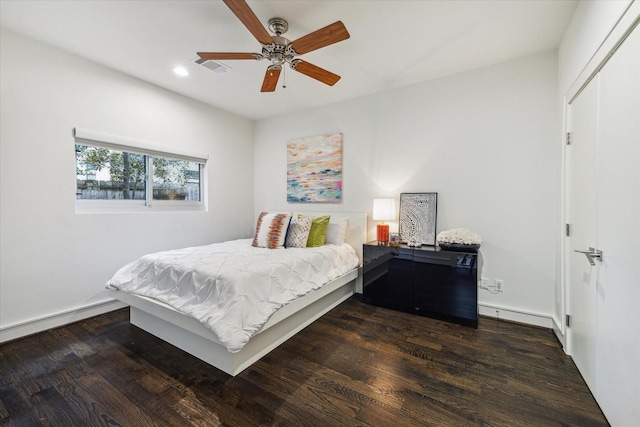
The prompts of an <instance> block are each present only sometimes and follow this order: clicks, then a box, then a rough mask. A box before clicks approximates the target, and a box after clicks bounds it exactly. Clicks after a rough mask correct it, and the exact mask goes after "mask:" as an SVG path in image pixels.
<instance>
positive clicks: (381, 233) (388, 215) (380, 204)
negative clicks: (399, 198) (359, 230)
mask: <svg viewBox="0 0 640 427" xmlns="http://www.w3.org/2000/svg"><path fill="white" fill-rule="evenodd" d="M394 219H396V200H395V199H373V220H374V221H382V223H380V224H378V233H377V240H378V244H379V245H386V244H387V243H388V242H389V224H385V223H384V221H393V220H394Z"/></svg>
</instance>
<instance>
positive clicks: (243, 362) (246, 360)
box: [108, 212, 367, 376]
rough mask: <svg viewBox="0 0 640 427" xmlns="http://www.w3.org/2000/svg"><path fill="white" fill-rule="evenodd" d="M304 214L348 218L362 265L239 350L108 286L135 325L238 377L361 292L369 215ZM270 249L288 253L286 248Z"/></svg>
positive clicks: (178, 314)
mask: <svg viewBox="0 0 640 427" xmlns="http://www.w3.org/2000/svg"><path fill="white" fill-rule="evenodd" d="M302 214H304V215H308V216H320V215H331V220H330V221H331V223H337V222H340V221H344V220H347V221H348V222H347V224H348V227H347V233H346V237H345V242H346V243H347V244H348V245H350V246H351V247H352V248H353V250H354V251H355V253H356V256H357V258H358V260H357V261H356V262H357V265H354V266H353V267H352V268H351V267H350V268H349V269H348V271H346V272H344V273H341V274H340V275H339V276H338V277H336V278H334V279H332V280H331V281H329V282H328V283H325V284H323V285H322V286H320V287H318V288H317V289H314V290H311V291H310V292H308V293H305V294H304V295H303V296H300V297H298V298H296V299H294V300H292V301H290V302H288V303H286V304H285V305H282V306H281V307H279V308H277V309H276V310H275V312H273V313H272V314H270V316H269V317H268V320H267V321H266V323H264V324H263V325H262V326H261V327H260V328H259V329H258V330H257V331H255V332H253V333H252V335H251V337H250V338H249V339H248V341H246V343H243V344H242V345H241V346H240V349H238V348H237V347H238V346H236V347H234V348H233V350H230V349H229V342H228V341H226V340H225V339H221V338H220V336H219V335H217V334H215V333H214V332H213V331H212V329H211V325H205V323H203V322H201V320H197V319H196V318H195V317H192V316H190V315H188V314H184V313H183V312H182V311H179V310H178V309H176V308H174V307H172V306H171V305H169V304H167V303H165V302H163V301H160V300H159V299H158V298H153V297H150V296H143V295H137V294H135V293H132V292H125V291H123V290H118V289H114V288H113V287H109V286H108V287H109V290H108V292H109V294H110V296H112V297H113V298H116V299H118V300H120V301H122V302H124V303H126V304H128V305H129V306H130V321H131V323H132V324H133V325H135V326H137V327H139V328H141V329H143V330H145V331H147V332H149V333H151V334H153V335H155V336H157V337H159V338H161V339H163V340H164V341H166V342H168V343H170V344H172V345H174V346H176V347H178V348H180V349H182V350H184V351H186V352H187V353H189V354H191V355H193V356H195V357H197V358H199V359H201V360H203V361H205V362H206V363H208V364H210V365H212V366H215V367H216V368H218V369H220V370H222V371H224V372H226V373H227V374H229V375H233V376H235V375H237V374H239V373H240V372H242V371H243V370H244V369H246V368H247V367H249V366H250V365H251V364H253V363H254V362H256V361H257V360H258V359H260V358H261V357H262V356H264V355H265V354H267V353H269V352H270V351H271V350H273V349H274V348H276V347H277V346H279V345H280V344H282V343H283V342H285V341H286V340H287V339H289V338H291V337H292V336H293V335H295V334H296V333H298V332H299V331H301V330H302V329H304V328H305V327H306V326H308V325H309V324H311V323H312V322H313V321H315V320H316V319H318V318H319V317H321V316H322V315H323V314H325V313H327V312H328V311H329V310H331V309H332V308H334V307H336V306H337V305H339V304H340V303H342V302H343V301H345V300H346V299H348V298H349V297H350V296H351V295H353V294H354V292H356V288H357V286H358V289H359V288H360V287H361V280H362V278H361V277H359V270H360V269H359V267H360V266H361V265H362V244H363V243H364V242H365V241H366V232H367V226H366V214H365V213H330V214H327V213H316V212H309V213H306V212H303V213H302ZM231 244H236V243H231ZM271 251H287V249H272V250H271ZM273 253H276V252H273ZM114 277H115V276H114ZM110 283H111V281H110ZM183 311H184V310H183Z"/></svg>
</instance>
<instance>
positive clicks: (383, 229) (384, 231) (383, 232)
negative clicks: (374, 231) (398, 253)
mask: <svg viewBox="0 0 640 427" xmlns="http://www.w3.org/2000/svg"><path fill="white" fill-rule="evenodd" d="M387 243H389V224H378V244H379V245H386V244H387Z"/></svg>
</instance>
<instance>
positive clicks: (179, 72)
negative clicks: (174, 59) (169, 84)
mask: <svg viewBox="0 0 640 427" xmlns="http://www.w3.org/2000/svg"><path fill="white" fill-rule="evenodd" d="M173 72H174V73H176V74H177V75H179V76H181V77H184V76H188V75H189V71H187V69H186V68H184V67H182V66H180V65H178V66H177V67H173Z"/></svg>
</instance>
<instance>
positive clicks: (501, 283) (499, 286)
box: [494, 279, 504, 292]
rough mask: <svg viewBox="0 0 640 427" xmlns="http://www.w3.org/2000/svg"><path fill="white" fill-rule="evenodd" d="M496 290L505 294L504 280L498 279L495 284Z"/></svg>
mask: <svg viewBox="0 0 640 427" xmlns="http://www.w3.org/2000/svg"><path fill="white" fill-rule="evenodd" d="M494 288H495V290H496V291H498V292H504V280H502V279H496V280H495V282H494Z"/></svg>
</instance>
